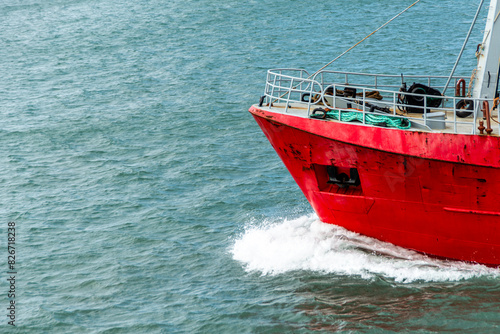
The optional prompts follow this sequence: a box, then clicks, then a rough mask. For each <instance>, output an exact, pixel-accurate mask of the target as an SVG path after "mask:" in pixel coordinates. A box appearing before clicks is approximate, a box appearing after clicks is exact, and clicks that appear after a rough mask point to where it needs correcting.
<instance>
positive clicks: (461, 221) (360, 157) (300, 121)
mask: <svg viewBox="0 0 500 334" xmlns="http://www.w3.org/2000/svg"><path fill="white" fill-rule="evenodd" d="M481 4H482V2H481ZM499 10H500V0H492V1H491V2H490V4H489V11H488V16H487V19H486V28H485V32H484V38H483V40H482V41H480V44H479V45H478V46H477V52H476V56H477V58H478V63H477V68H476V69H471V71H472V70H473V71H472V72H473V75H472V76H471V77H460V76H455V75H453V71H452V74H450V76H421V75H414V76H410V75H400V74H398V75H383V74H368V73H352V72H345V71H330V70H326V69H323V70H320V71H317V72H315V73H313V74H309V73H308V72H307V71H305V70H303V69H272V70H269V71H268V72H267V79H266V85H265V92H264V95H263V96H262V97H261V99H260V102H259V103H258V104H255V105H253V106H252V107H251V108H250V110H249V111H250V113H251V114H252V115H253V117H254V118H255V120H256V121H257V123H258V125H259V126H260V128H261V129H262V131H263V132H264V134H265V135H266V137H267V138H268V140H269V141H270V143H271V145H272V146H273V148H274V149H275V150H276V152H277V154H278V155H279V157H280V158H281V160H282V161H283V163H284V164H285V166H286V168H287V169H288V171H289V172H290V173H291V175H292V176H293V178H294V180H295V181H296V182H297V184H298V186H299V187H300V189H301V190H302V192H303V193H304V195H305V197H306V198H307V200H308V201H309V203H310V204H311V206H312V207H313V209H314V210H315V212H316V213H317V215H318V216H319V218H320V219H321V221H323V222H325V223H331V224H336V225H339V226H342V227H345V228H347V229H349V230H351V231H354V232H357V233H360V234H363V235H366V236H370V237H373V238H377V239H379V240H383V241H387V242H390V243H393V244H395V245H398V246H402V247H405V248H409V249H413V250H415V251H418V252H421V253H425V254H428V255H432V256H436V257H442V258H449V259H456V260H462V261H470V262H477V263H482V264H486V265H489V266H498V265H500V136H499V134H500V127H499V124H498V123H497V122H498V107H497V106H498V95H499V93H498V72H499V66H500V23H499V21H500V20H498V16H499ZM479 11H480V10H479V9H478V11H477V13H476V18H477V15H478V14H479ZM471 29H472V27H471ZM469 34H470V31H469ZM466 44H467V43H466V42H465V43H464V47H465V45H466ZM457 62H458V60H457Z"/></svg>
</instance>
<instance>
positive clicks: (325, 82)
mask: <svg viewBox="0 0 500 334" xmlns="http://www.w3.org/2000/svg"><path fill="white" fill-rule="evenodd" d="M447 79H448V77H447V76H415V75H412V76H402V75H382V74H367V73H352V72H340V71H322V72H319V73H317V74H315V75H314V76H310V75H309V73H307V71H305V70H301V69H273V70H269V71H268V72H267V80H266V88H265V92H264V96H265V98H264V100H263V101H262V104H266V105H269V106H271V107H272V106H273V105H277V104H282V105H284V108H285V112H288V109H289V108H291V107H292V105H295V106H296V105H300V106H304V107H306V108H307V115H308V116H310V115H311V113H312V111H313V110H314V109H315V108H318V107H323V108H325V107H327V108H330V109H339V110H349V111H353V110H357V111H359V112H362V113H363V114H365V113H369V112H376V113H379V114H384V115H388V114H390V115H391V116H394V117H401V118H406V119H409V120H410V121H411V122H412V124H414V125H416V126H417V125H420V126H421V127H422V128H423V129H426V128H427V129H428V130H431V129H430V128H428V127H427V125H428V124H429V123H428V120H430V118H431V117H432V116H434V115H437V114H436V113H439V112H443V113H445V115H447V117H448V118H447V119H446V120H440V122H443V123H444V124H446V128H447V130H446V131H447V132H449V131H450V130H452V131H451V132H454V133H465V134H476V133H478V132H479V131H478V129H477V128H478V118H482V117H483V114H482V112H481V108H482V106H483V102H484V100H479V99H473V98H470V97H464V96H455V95H456V94H455V87H456V85H457V84H458V82H459V80H460V79H462V77H458V76H456V77H453V78H452V83H454V85H453V86H451V87H449V88H447V92H452V94H453V95H430V94H417V93H410V92H404V91H401V90H400V88H401V87H402V82H406V83H407V85H406V88H407V89H408V88H410V86H411V85H412V84H413V83H419V84H423V85H425V86H428V87H432V88H433V89H437V90H438V91H439V93H442V91H443V88H444V85H445V83H446V81H447ZM346 89H347V90H350V91H353V90H355V92H356V94H357V95H356V96H355V97H353V96H348V95H347V96H346V94H345V93H344V94H343V93H342V92H343V91H345V90H346ZM468 90H469V89H468V87H465V95H467V91H468ZM374 91H376V92H377V94H379V96H381V97H382V99H380V100H378V99H373V98H370V96H371V94H372V93H373V92H374ZM435 94H437V93H435ZM459 95H461V94H459ZM415 100H418V101H421V103H422V104H410V103H409V101H415ZM439 100H441V102H439ZM462 100H464V101H465V100H467V102H468V103H473V108H472V110H463V109H457V104H458V103H459V101H462ZM488 103H489V106H490V107H491V106H492V105H493V100H488ZM436 104H438V105H437V106H436ZM471 106H472V105H471ZM382 109H384V112H382V111H381V110H382ZM405 111H410V112H409V113H408V112H405ZM411 111H417V113H415V112H411ZM424 111H425V112H424ZM457 111H458V113H459V114H460V113H470V116H468V117H465V118H461V117H457ZM418 112H421V114H419V113H418ZM493 112H494V115H493V116H494V117H495V118H496V117H498V108H496V109H495V110H494V111H493ZM363 119H365V117H364V116H363ZM492 123H493V122H492ZM484 126H485V127H486V121H484ZM498 130H500V129H497V131H495V132H496V133H497V134H498V133H499V132H498Z"/></svg>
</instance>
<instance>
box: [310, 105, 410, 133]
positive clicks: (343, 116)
mask: <svg viewBox="0 0 500 334" xmlns="http://www.w3.org/2000/svg"><path fill="white" fill-rule="evenodd" d="M316 111H320V112H321V113H320V114H316V113H315V112H316ZM310 117H311V118H318V119H324V118H332V119H335V120H337V121H341V122H353V121H358V122H361V123H363V113H362V112H357V111H340V110H338V109H334V110H330V111H325V110H324V109H319V110H318V109H315V110H314V111H313V114H312V115H311V116H310ZM364 123H365V124H370V125H375V126H383V127H388V128H396V129H401V130H406V129H409V128H410V127H411V122H410V120H409V119H407V118H400V117H394V116H385V115H380V114H372V113H365V122H364Z"/></svg>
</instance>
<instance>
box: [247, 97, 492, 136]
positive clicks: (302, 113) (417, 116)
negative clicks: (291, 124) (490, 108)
mask: <svg viewBox="0 0 500 334" xmlns="http://www.w3.org/2000/svg"><path fill="white" fill-rule="evenodd" d="M255 107H258V108H259V109H262V110H265V111H270V112H275V113H282V114H288V115H292V116H296V117H303V118H309V117H310V115H311V111H312V110H311V108H309V106H308V104H307V103H288V108H287V104H284V103H275V104H273V105H272V106H271V107H270V106H265V105H263V106H257V105H255ZM319 107H324V106H321V105H319V106H317V108H319ZM344 111H349V109H345V110H344ZM391 112H394V111H393V110H392V109H391ZM438 112H442V113H444V121H434V120H431V119H428V120H427V123H429V122H434V123H436V122H438V123H439V125H440V126H439V127H440V128H439V129H436V128H431V127H429V126H427V125H425V124H426V120H425V119H424V115H423V114H422V113H412V112H401V111H398V113H397V114H398V115H400V116H401V117H404V118H408V119H409V120H410V121H411V122H412V127H411V128H410V129H408V130H407V131H426V132H440V133H461V134H480V132H479V130H478V129H477V128H478V127H479V120H482V121H483V126H484V127H485V128H486V125H487V124H486V119H485V118H484V117H480V118H478V119H474V117H473V115H471V116H468V117H465V118H458V120H455V119H454V112H453V110H444V111H443V110H433V109H431V110H430V113H431V114H432V113H438ZM377 115H390V114H383V113H377ZM322 121H329V122H340V121H338V120H335V119H331V118H330V119H325V120H322ZM357 124H359V125H363V126H375V125H368V124H362V123H359V122H358V123H357ZM490 124H491V130H492V132H491V133H490V134H489V135H490V136H496V137H498V136H500V132H499V128H498V125H497V123H495V121H493V120H492V121H491V123H490ZM494 125H497V126H494ZM473 128H475V131H474V129H473ZM483 134H484V135H487V134H486V130H484V131H483Z"/></svg>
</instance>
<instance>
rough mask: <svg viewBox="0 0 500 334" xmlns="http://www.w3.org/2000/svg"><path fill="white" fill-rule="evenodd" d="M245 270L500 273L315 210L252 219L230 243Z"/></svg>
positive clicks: (422, 276)
mask: <svg viewBox="0 0 500 334" xmlns="http://www.w3.org/2000/svg"><path fill="white" fill-rule="evenodd" d="M231 253H232V254H233V258H234V259H235V260H237V261H240V262H242V263H243V265H244V267H245V270H247V271H249V272H252V271H257V272H261V273H262V274H263V275H277V274H282V273H285V272H289V271H294V270H311V271H316V272H324V273H334V274H339V275H357V276H360V277H362V278H366V279H371V278H374V277H377V276H382V277H385V278H389V279H393V280H395V281H396V282H403V283H409V282H414V281H427V282H436V281H437V282H440V281H459V280H464V279H469V278H473V277H479V276H485V275H486V276H500V271H499V270H497V269H492V268H488V267H486V266H482V265H475V264H468V263H463V262H458V261H443V260H437V259H432V258H428V257H426V256H424V255H422V254H419V253H416V252H413V251H410V250H407V249H404V248H401V247H397V246H394V245H392V244H389V243H385V242H381V241H378V240H375V239H372V238H368V237H365V236H362V235H359V234H356V233H353V232H350V231H347V230H346V229H344V228H341V227H338V226H335V225H330V224H325V223H322V222H321V221H320V220H319V219H318V217H317V216H316V215H308V216H303V217H300V218H297V219H293V220H288V219H285V220H284V221H281V222H277V223H263V224H259V225H257V226H256V225H255V224H250V225H249V226H247V227H246V229H245V232H244V233H242V235H241V236H240V237H239V238H237V239H236V240H235V242H234V244H233V246H232V248H231Z"/></svg>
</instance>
